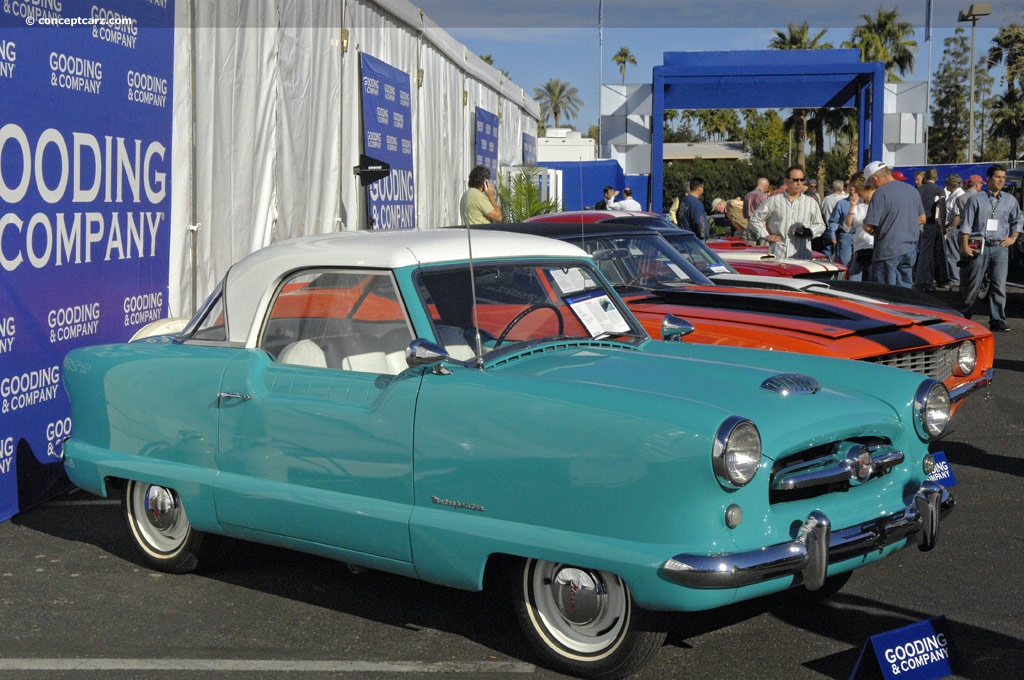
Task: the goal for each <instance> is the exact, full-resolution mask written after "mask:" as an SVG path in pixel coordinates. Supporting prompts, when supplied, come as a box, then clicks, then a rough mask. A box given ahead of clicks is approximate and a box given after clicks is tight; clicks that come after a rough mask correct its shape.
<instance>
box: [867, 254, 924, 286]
mask: <svg viewBox="0 0 1024 680" xmlns="http://www.w3.org/2000/svg"><path fill="white" fill-rule="evenodd" d="M916 261H917V253H915V252H914V251H913V250H911V251H910V252H909V253H906V254H904V255H897V256H896V257H889V258H886V259H884V260H879V259H875V260H873V261H872V262H871V279H870V280H871V281H874V282H875V283H885V284H888V285H890V286H900V287H901V288H913V287H914V262H916Z"/></svg>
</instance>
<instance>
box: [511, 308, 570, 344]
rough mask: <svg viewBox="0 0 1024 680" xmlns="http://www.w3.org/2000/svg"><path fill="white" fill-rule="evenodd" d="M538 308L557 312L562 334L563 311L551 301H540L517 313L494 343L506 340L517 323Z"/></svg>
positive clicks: (563, 326)
mask: <svg viewBox="0 0 1024 680" xmlns="http://www.w3.org/2000/svg"><path fill="white" fill-rule="evenodd" d="M538 309H550V310H551V311H552V312H554V313H555V316H557V317H558V334H559V335H561V334H562V331H564V330H565V320H564V319H563V318H562V312H560V311H559V310H558V307H555V306H554V305H553V304H551V303H550V302H538V303H537V304H535V305H530V306H529V307H527V308H526V309H524V310H523V311H521V312H519V313H518V314H516V318H514V319H512V320H511V321H509V322H508V325H507V326H505V330H503V331H502V332H501V335H499V336H498V340H497V342H495V343H494V346H495V347H497V346H498V345H500V344H501V343H503V342H505V338H506V337H508V334H509V333H510V332H511V331H512V329H513V328H515V327H516V324H517V323H519V322H520V321H522V320H523V319H525V318H526V317H528V316H529V315H530V314H533V313H534V312H536V311H537V310H538Z"/></svg>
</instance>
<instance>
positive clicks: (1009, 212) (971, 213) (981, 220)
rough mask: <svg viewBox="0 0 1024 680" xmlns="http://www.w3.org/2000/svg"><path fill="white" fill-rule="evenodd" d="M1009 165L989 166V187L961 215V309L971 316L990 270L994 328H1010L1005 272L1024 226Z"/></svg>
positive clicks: (990, 316) (975, 195) (990, 315)
mask: <svg viewBox="0 0 1024 680" xmlns="http://www.w3.org/2000/svg"><path fill="white" fill-rule="evenodd" d="M1005 185H1006V168H1004V167H1003V166H1002V165H992V166H990V167H989V169H988V189H986V190H985V191H981V192H978V193H976V194H974V195H972V196H971V197H970V198H968V199H967V202H966V203H965V204H964V210H963V213H962V214H961V219H960V227H959V229H960V252H961V254H962V255H963V258H962V259H961V260H960V262H961V263H962V264H961V266H960V294H961V297H962V300H961V304H960V310H959V311H960V313H961V314H963V315H964V316H966V317H967V318H968V319H970V318H971V313H972V312H973V310H974V303H975V302H976V301H977V299H978V293H979V292H980V291H981V286H982V283H983V281H984V278H985V274H986V273H987V274H988V280H989V291H988V306H989V322H988V326H989V328H991V329H992V330H993V331H1008V330H1010V327H1009V326H1007V325H1006V273H1007V270H1008V268H1009V265H1010V248H1012V247H1013V245H1014V244H1015V243H1016V242H1017V239H1018V238H1019V237H1020V233H1021V230H1022V229H1024V214H1022V213H1021V209H1020V205H1018V204H1017V199H1015V198H1014V197H1013V196H1012V195H1010V194H1009V193H1007V192H1005V191H1003V187H1004V186H1005Z"/></svg>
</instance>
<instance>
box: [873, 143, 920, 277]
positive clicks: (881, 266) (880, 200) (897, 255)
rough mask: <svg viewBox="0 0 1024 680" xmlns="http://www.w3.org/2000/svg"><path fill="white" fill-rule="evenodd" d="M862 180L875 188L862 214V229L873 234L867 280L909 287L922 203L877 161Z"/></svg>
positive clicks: (918, 195)
mask: <svg viewBox="0 0 1024 680" xmlns="http://www.w3.org/2000/svg"><path fill="white" fill-rule="evenodd" d="M864 179H865V181H866V182H867V183H868V185H869V186H872V187H874V188H875V189H877V191H875V194H874V196H872V197H871V203H870V204H868V214H867V215H865V216H864V230H865V231H867V232H869V233H870V234H871V235H873V236H874V237H875V250H874V256H873V259H872V262H871V280H872V281H874V282H875V283H886V284H889V285H890V286H902V287H903V288H911V287H912V286H913V284H914V263H915V262H916V261H917V241H918V239H919V238H920V235H921V225H922V224H924V220H925V215H924V205H923V204H922V203H921V195H920V194H919V193H918V192H917V189H916V188H915V187H912V186H910V185H909V184H907V183H906V182H900V181H899V180H897V179H895V178H894V177H893V176H892V171H890V170H889V167H888V166H887V165H886V164H885V163H882V162H881V161H874V162H871V163H868V164H867V166H866V167H865V168H864Z"/></svg>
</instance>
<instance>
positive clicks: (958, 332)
mask: <svg viewBox="0 0 1024 680" xmlns="http://www.w3.org/2000/svg"><path fill="white" fill-rule="evenodd" d="M928 330H932V331H938V332H940V333H945V334H946V335H947V336H949V339H950V340H969V339H971V338H973V337H974V334H973V333H971V332H970V331H969V330H967V329H966V328H964V327H963V326H958V325H957V324H955V323H949V322H944V323H936V324H928Z"/></svg>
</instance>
